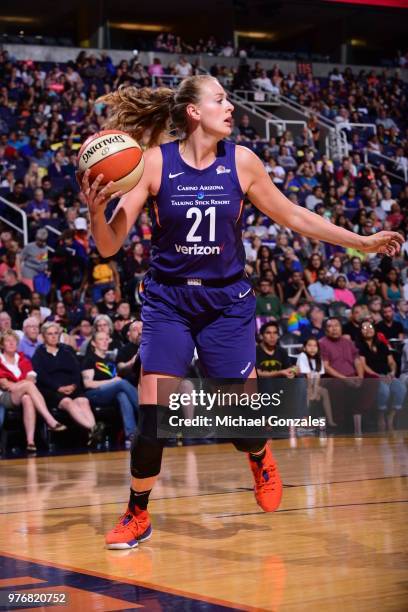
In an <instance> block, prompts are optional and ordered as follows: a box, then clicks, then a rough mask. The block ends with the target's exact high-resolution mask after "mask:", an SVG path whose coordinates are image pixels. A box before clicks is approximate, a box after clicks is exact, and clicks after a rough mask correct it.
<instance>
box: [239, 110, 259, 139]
mask: <svg viewBox="0 0 408 612" xmlns="http://www.w3.org/2000/svg"><path fill="white" fill-rule="evenodd" d="M238 129H239V133H240V134H241V137H242V138H243V139H244V140H257V139H258V134H257V133H256V131H255V128H254V127H253V126H252V125H251V124H250V121H249V115H242V117H241V122H240V124H239V125H238Z"/></svg>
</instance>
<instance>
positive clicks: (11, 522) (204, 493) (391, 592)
mask: <svg viewBox="0 0 408 612" xmlns="http://www.w3.org/2000/svg"><path fill="white" fill-rule="evenodd" d="M406 442H407V439H406V437H405V434H404V433H402V432H399V433H398V434H396V435H394V436H383V437H366V438H363V439H354V438H335V439H334V438H320V439H319V438H302V439H299V440H297V442H296V446H295V447H293V446H291V444H290V442H289V440H280V441H274V442H273V448H274V449H275V454H276V457H277V459H278V461H279V465H280V468H281V473H282V476H283V481H284V484H285V490H284V498H283V502H282V505H281V508H280V509H279V511H278V512H276V513H274V514H265V513H263V512H262V511H260V509H259V508H258V506H257V505H256V504H255V501H254V498H253V495H252V492H251V474H250V471H249V468H248V466H247V464H246V459H245V457H244V456H243V455H242V454H239V453H237V452H236V451H234V449H233V448H232V446H231V445H229V444H220V445H209V446H194V447H185V448H169V449H166V451H165V461H164V470H163V473H162V477H161V480H160V481H159V484H158V486H157V487H156V489H155V490H154V494H153V495H152V498H153V500H152V503H151V505H150V510H151V512H152V518H153V529H154V534H153V538H152V539H151V540H150V541H149V542H146V543H145V544H141V545H140V546H139V548H138V549H134V550H129V551H109V550H106V549H104V547H103V534H104V532H105V531H107V530H108V529H110V528H111V527H112V525H113V524H114V522H115V521H116V519H117V516H118V515H120V514H122V512H123V510H124V503H125V502H126V500H127V498H128V487H129V480H128V471H129V468H128V453H127V452H114V453H110V452H107V453H89V454H81V455H70V456H57V457H52V456H48V457H38V458H29V459H12V460H3V461H1V462H0V469H1V490H2V496H1V507H0V512H1V529H0V568H1V569H0V596H1V597H2V598H3V599H2V604H3V605H2V607H0V609H1V610H7V609H11V608H7V606H6V605H5V603H4V602H5V600H4V597H5V595H4V593H5V592H9V591H12V592H15V593H49V592H58V593H62V592H63V593H65V594H66V596H67V597H68V601H69V603H68V604H67V605H65V606H60V605H53V604H50V605H44V606H43V607H42V608H40V609H43V610H51V611H54V610H55V611H58V610H60V611H61V610H65V611H68V610H69V611H71V610H73V611H75V612H76V611H78V610H81V611H82V610H86V611H87V612H90V611H92V610H97V611H98V612H102V611H108V610H122V611H123V610H136V609H138V608H139V609H146V610H148V611H149V612H150V611H151V610H152V611H156V610H157V611H159V610H177V611H179V610H181V611H184V610H185V611H187V610H189V611H191V610H201V611H213V610H223V609H236V610H270V611H283V612H286V611H296V612H297V611H299V612H300V611H302V612H303V611H307V612H309V611H310V612H312V611H313V612H316V611H320V610H324V611H328V612H329V611H332V610H333V611H334V610H342V611H346V610H359V611H362V610H367V611H368V610H370V612H372V611H373V610H379V611H381V612H385V611H388V610H393V611H396V612H397V611H398V612H402V611H406V610H408V572H407V569H408V552H407V551H408V537H407V530H408V528H407V523H408V520H407V519H408V505H407V503H408V487H407V475H408V451H407V444H406ZM14 609H20V608H18V607H17V608H14ZM24 609H26V610H27V609H29V610H34V606H32V607H30V605H29V604H25V606H24ZM36 609H38V608H36Z"/></svg>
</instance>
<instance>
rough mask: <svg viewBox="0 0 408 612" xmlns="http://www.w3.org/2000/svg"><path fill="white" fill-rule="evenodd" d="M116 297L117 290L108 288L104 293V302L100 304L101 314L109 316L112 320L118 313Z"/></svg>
mask: <svg viewBox="0 0 408 612" xmlns="http://www.w3.org/2000/svg"><path fill="white" fill-rule="evenodd" d="M116 307H117V304H116V295H115V290H114V289H112V288H107V289H105V290H104V291H103V292H102V300H101V301H100V302H98V308H99V312H100V313H101V314H107V315H108V316H110V317H111V318H113V315H114V313H115V312H116Z"/></svg>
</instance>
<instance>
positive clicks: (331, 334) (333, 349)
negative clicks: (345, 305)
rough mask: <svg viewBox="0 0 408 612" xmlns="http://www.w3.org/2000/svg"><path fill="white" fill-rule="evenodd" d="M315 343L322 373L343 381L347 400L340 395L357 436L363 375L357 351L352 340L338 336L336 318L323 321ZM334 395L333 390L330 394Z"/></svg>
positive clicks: (362, 367)
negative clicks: (320, 336)
mask: <svg viewBox="0 0 408 612" xmlns="http://www.w3.org/2000/svg"><path fill="white" fill-rule="evenodd" d="M319 343H320V350H321V353H322V358H323V362H324V367H325V370H326V374H327V375H328V376H329V377H331V378H336V379H338V380H342V381H343V387H342V389H343V392H346V393H347V396H346V398H347V399H345V398H344V395H343V394H341V395H342V404H343V406H344V405H346V407H347V408H348V409H350V410H351V412H352V414H353V421H354V433H355V434H356V435H358V436H359V435H361V433H362V429H361V424H362V418H361V416H362V409H363V406H362V403H361V400H362V398H361V393H360V387H361V383H362V379H363V376H364V366H363V362H362V360H361V359H360V355H359V352H358V350H357V348H356V346H355V344H354V342H352V341H351V340H349V339H348V338H344V337H342V326H341V322H340V320H339V319H337V318H336V317H329V319H328V320H327V323H326V334H325V337H324V338H322V339H321V340H319ZM335 395H336V394H334V393H333V396H335ZM333 399H334V397H333ZM336 421H337V418H336Z"/></svg>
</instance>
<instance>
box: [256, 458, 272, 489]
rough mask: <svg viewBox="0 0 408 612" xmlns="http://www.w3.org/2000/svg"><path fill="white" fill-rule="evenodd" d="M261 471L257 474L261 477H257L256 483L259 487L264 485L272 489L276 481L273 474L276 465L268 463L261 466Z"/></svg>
mask: <svg viewBox="0 0 408 612" xmlns="http://www.w3.org/2000/svg"><path fill="white" fill-rule="evenodd" d="M261 470H262V471H261V473H260V474H259V476H260V477H261V478H262V480H261V478H259V480H258V478H257V485H258V487H259V488H264V487H268V488H269V487H270V488H271V489H272V490H273V489H274V487H275V485H276V481H275V479H274V476H275V472H276V465H275V464H274V465H269V466H268V467H262V468H261Z"/></svg>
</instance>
